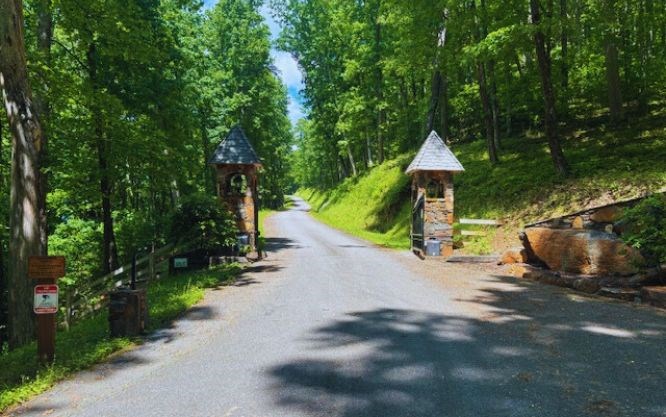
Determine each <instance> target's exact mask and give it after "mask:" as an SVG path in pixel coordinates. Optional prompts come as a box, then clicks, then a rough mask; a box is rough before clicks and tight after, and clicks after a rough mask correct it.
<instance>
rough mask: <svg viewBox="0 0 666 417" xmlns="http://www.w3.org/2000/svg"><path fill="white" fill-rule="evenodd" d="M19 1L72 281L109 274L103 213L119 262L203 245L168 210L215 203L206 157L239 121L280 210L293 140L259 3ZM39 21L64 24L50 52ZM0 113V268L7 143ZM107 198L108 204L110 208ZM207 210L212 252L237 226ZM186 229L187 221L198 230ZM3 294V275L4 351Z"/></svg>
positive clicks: (61, 250) (55, 230)
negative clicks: (181, 245)
mask: <svg viewBox="0 0 666 417" xmlns="http://www.w3.org/2000/svg"><path fill="white" fill-rule="evenodd" d="M23 4H24V5H25V13H26V19H25V23H26V28H25V36H26V48H27V51H26V54H27V58H28V63H29V70H30V74H29V77H30V82H31V84H32V89H33V91H34V93H35V94H34V95H35V102H38V103H40V105H41V104H43V105H45V106H44V108H40V110H41V113H42V114H40V121H41V122H42V123H43V125H44V127H45V139H47V140H48V152H47V153H48V156H47V157H45V158H44V159H43V160H42V163H43V166H42V171H43V172H44V173H45V174H46V175H47V178H48V187H47V188H48V190H49V195H48V198H47V201H48V204H47V207H48V223H49V232H50V239H49V240H50V242H49V243H50V253H51V254H62V255H65V256H66V257H67V263H68V275H67V277H66V278H65V279H64V280H63V281H62V282H63V283H66V284H67V285H76V284H77V283H79V282H82V281H83V280H89V279H91V278H94V277H95V276H98V275H99V274H100V273H101V271H102V270H103V267H102V265H103V261H104V260H103V259H102V257H103V255H102V253H103V251H102V244H103V242H102V241H103V236H104V234H103V227H102V221H103V217H104V215H106V216H107V218H108V216H111V217H112V219H113V225H112V227H111V228H112V229H113V230H112V231H113V234H114V235H115V245H114V246H115V247H116V248H117V250H118V252H119V253H118V260H119V262H120V263H123V262H125V261H128V260H129V259H130V258H131V256H132V254H133V253H135V252H137V251H140V250H141V249H143V248H146V247H151V246H157V247H159V246H162V245H163V244H165V243H167V241H168V240H169V239H171V238H176V237H177V238H188V237H193V235H191V234H190V235H178V236H174V235H171V234H170V224H171V217H170V216H169V214H170V213H172V212H173V211H174V210H176V208H177V207H179V204H180V201H181V199H182V200H183V201H185V203H186V204H189V203H188V202H187V200H188V196H190V195H197V194H199V193H206V194H209V195H211V196H212V195H214V194H215V184H214V179H213V178H214V177H213V174H212V170H211V167H210V166H209V165H208V164H207V162H208V159H209V158H210V156H211V154H212V153H213V151H214V149H215V147H216V146H217V145H218V144H219V142H220V141H221V140H222V139H223V136H224V135H226V134H227V133H228V132H229V130H230V128H231V127H232V126H234V125H236V124H241V125H242V126H243V127H244V129H245V131H246V133H247V134H248V136H249V137H250V139H251V140H252V141H253V145H254V147H255V149H256V150H257V152H258V153H259V155H260V156H261V157H262V162H263V165H264V169H263V172H262V173H261V177H262V178H261V188H260V197H261V200H262V204H263V206H266V207H279V206H280V205H281V204H282V203H283V201H284V189H286V188H287V187H288V185H289V182H290V177H289V175H288V171H289V165H288V163H287V159H288V157H287V156H288V155H287V154H288V152H289V150H290V144H291V142H292V132H291V125H290V122H289V119H288V116H287V104H288V102H287V92H286V89H285V87H284V86H283V85H282V83H281V82H280V80H279V78H278V76H277V74H275V73H274V72H275V71H274V68H273V63H272V60H271V56H270V47H271V41H270V35H269V30H268V27H267V25H266V24H265V22H264V20H263V18H262V16H261V14H260V13H259V7H261V2H257V1H247V0H222V1H219V2H218V3H217V4H216V5H215V6H214V7H212V8H210V9H203V2H201V1H200V0H161V1H152V0H151V1H144V0H86V1H83V2H81V1H79V0H58V1H53V2H51V1H48V2H46V1H41V0H39V1H38V0H26V1H24V2H23ZM47 4H48V5H50V7H51V8H50V10H47V9H45V8H44V7H45V5H47ZM41 14H46V15H47V16H50V17H51V18H52V20H53V27H54V28H55V31H54V33H53V42H52V43H51V45H49V48H48V50H45V49H44V48H43V45H42V44H40V42H39V39H38V36H37V35H38V20H39V16H40V15H41ZM0 107H2V108H1V109H0V218H2V219H3V221H1V222H0V225H1V227H0V255H2V256H0V268H3V265H1V263H2V259H3V258H4V259H6V257H7V256H8V254H7V240H8V238H9V234H8V231H7V228H6V223H7V219H8V200H9V185H10V184H9V179H10V159H11V155H10V152H11V138H10V137H9V134H8V132H9V129H8V128H7V123H6V121H7V116H6V114H5V111H4V106H0ZM47 110H48V111H47ZM103 183H106V184H107V185H108V187H105V188H107V189H106V190H102V188H103V187H102V184H103ZM104 195H107V196H108V198H109V200H110V208H107V209H103V207H102V200H103V196H104ZM194 198H197V197H194ZM204 204H206V207H207V210H208V212H207V213H205V214H202V213H198V215H201V216H202V217H201V218H200V219H199V220H196V222H198V223H196V227H198V228H199V229H198V231H197V232H196V238H197V239H199V242H200V244H201V246H202V247H204V248H212V247H215V246H218V245H221V244H223V243H224V242H225V241H228V239H229V236H230V235H231V232H230V230H231V229H232V227H231V225H230V221H229V218H228V216H226V215H221V214H220V213H215V212H214V210H213V209H212V207H211V206H210V204H209V202H206V203H204ZM181 209H182V207H181ZM216 220H220V221H222V223H220V224H213V222H214V221H216ZM187 222H188V220H187V219H184V220H182V223H183V224H182V225H181V226H183V227H186V226H194V223H192V224H185V223H187ZM107 232H108V231H107ZM187 232H188V233H194V232H192V230H187ZM107 243H108V242H107ZM109 246H110V245H109ZM2 285H4V280H0V343H2V341H4V340H5V327H4V324H5V323H6V317H5V315H4V311H5V308H6V306H5V305H4V303H5V300H6V297H4V296H3V295H2V294H3V293H4V291H5V289H4V288H2Z"/></svg>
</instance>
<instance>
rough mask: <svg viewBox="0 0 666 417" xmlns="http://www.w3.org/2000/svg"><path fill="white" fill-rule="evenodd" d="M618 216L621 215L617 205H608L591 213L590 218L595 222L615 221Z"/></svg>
mask: <svg viewBox="0 0 666 417" xmlns="http://www.w3.org/2000/svg"><path fill="white" fill-rule="evenodd" d="M620 217H622V210H621V209H620V208H619V207H617V206H609V207H604V208H601V209H599V210H597V211H595V212H594V213H592V215H590V220H592V221H593V222H597V223H615V222H616V221H618V220H619V219H620Z"/></svg>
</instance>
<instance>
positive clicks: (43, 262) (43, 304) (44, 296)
mask: <svg viewBox="0 0 666 417" xmlns="http://www.w3.org/2000/svg"><path fill="white" fill-rule="evenodd" d="M64 276H65V257H64V256H31V257H30V258H28V278H30V279H34V280H36V281H37V284H38V285H36V286H35V292H34V301H33V302H34V304H33V310H34V312H35V314H37V357H38V358H39V360H40V361H41V362H44V363H53V358H54V357H55V338H56V313H57V312H58V286H57V285H56V280H57V279H58V278H60V277H64Z"/></svg>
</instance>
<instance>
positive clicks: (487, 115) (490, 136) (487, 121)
mask: <svg viewBox="0 0 666 417" xmlns="http://www.w3.org/2000/svg"><path fill="white" fill-rule="evenodd" d="M476 68H477V81H478V82H479V96H480V98H481V105H482V107H483V122H484V126H485V131H486V146H487V147H488V159H489V160H490V163H491V164H496V163H498V162H499V157H498V156H497V148H496V147H495V139H494V133H493V115H492V110H491V108H490V96H489V95H488V86H487V83H486V69H485V67H484V65H483V63H481V62H479V63H478V64H477V66H476Z"/></svg>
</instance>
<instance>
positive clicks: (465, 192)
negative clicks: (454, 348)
mask: <svg viewBox="0 0 666 417" xmlns="http://www.w3.org/2000/svg"><path fill="white" fill-rule="evenodd" d="M628 120H629V121H628V122H626V123H625V124H624V125H623V126H621V127H619V128H611V127H609V126H608V125H606V124H605V119H604V118H603V116H596V117H595V118H589V119H586V120H585V121H584V122H585V123H586V124H587V125H586V126H585V127H578V126H574V127H571V128H570V129H569V130H568V131H566V132H564V136H565V138H564V141H563V148H564V152H565V154H566V157H567V158H568V160H569V163H570V165H571V167H572V175H571V176H569V177H566V178H564V177H561V176H559V175H557V174H556V172H555V169H554V168H553V164H552V161H551V159H550V154H549V153H548V148H547V144H546V142H545V140H544V138H543V137H541V136H538V135H536V134H532V133H530V132H528V133H527V134H526V135H524V136H521V137H512V138H506V139H503V140H502V143H501V149H500V152H499V153H500V157H501V162H500V163H499V164H497V165H495V166H493V165H491V164H490V163H489V162H488V158H487V156H486V148H485V143H484V142H483V141H476V142H472V143H461V144H454V145H452V146H451V149H452V150H453V152H454V153H455V154H456V156H457V157H458V159H459V160H460V161H461V162H462V164H463V166H464V167H465V172H464V173H461V174H457V175H456V177H455V210H456V217H458V218H460V217H469V218H485V219H500V220H503V221H505V224H506V226H504V227H503V228H501V229H500V230H497V231H494V230H493V231H490V232H491V233H489V237H488V238H485V239H484V238H481V239H476V241H474V242H468V243H467V245H466V246H467V251H469V252H471V253H487V252H491V251H494V252H497V251H501V250H502V249H504V248H506V247H508V246H512V245H515V244H516V237H517V233H516V232H517V231H518V230H519V229H520V228H522V227H523V226H524V225H525V224H528V223H531V222H534V221H537V220H541V219H547V218H551V217H557V216H561V215H564V214H566V213H570V212H574V211H577V210H580V209H584V208H589V207H594V206H597V205H603V204H608V203H612V202H614V201H619V200H624V199H629V198H633V197H637V196H640V195H643V194H645V193H649V192H655V191H658V190H660V189H663V188H664V186H666V108H660V109H658V110H655V111H653V112H652V113H651V114H649V115H647V116H644V117H642V118H636V117H633V118H632V117H630V118H629V119H628ZM581 123H582V122H581ZM413 156H414V154H413V153H411V154H404V155H400V156H398V157H397V158H395V159H393V160H391V161H387V162H385V163H384V164H382V165H380V166H378V167H375V168H374V169H372V170H371V171H370V172H368V173H366V174H364V175H363V176H361V177H359V178H355V179H348V180H347V181H345V182H344V183H342V184H341V185H339V186H338V187H336V188H335V189H332V190H314V189H301V190H300V191H299V195H300V196H301V197H303V198H305V199H306V200H308V201H309V202H310V204H311V206H312V207H313V215H314V216H315V217H316V218H318V219H320V220H322V221H324V222H325V223H328V224H329V225H331V226H334V227H336V228H339V229H341V230H344V231H346V232H349V233H351V234H354V235H356V236H359V237H361V238H364V239H367V240H369V241H371V242H374V243H376V244H379V245H383V246H387V247H392V248H400V249H404V248H408V247H409V241H408V234H409V216H410V210H409V200H410V197H409V181H410V180H409V178H408V177H407V176H406V175H404V169H405V168H406V166H407V164H408V163H409V162H410V161H411V159H412V158H413Z"/></svg>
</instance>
